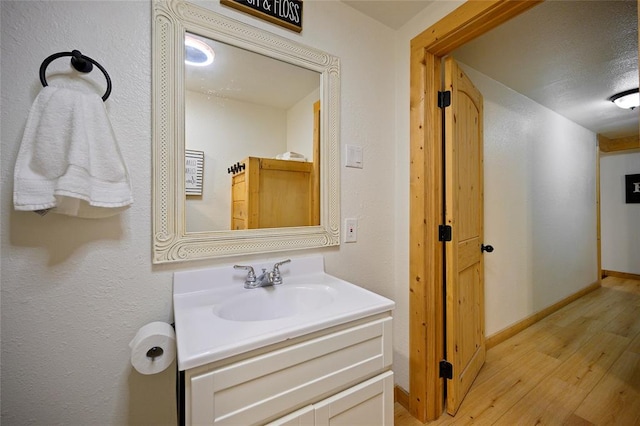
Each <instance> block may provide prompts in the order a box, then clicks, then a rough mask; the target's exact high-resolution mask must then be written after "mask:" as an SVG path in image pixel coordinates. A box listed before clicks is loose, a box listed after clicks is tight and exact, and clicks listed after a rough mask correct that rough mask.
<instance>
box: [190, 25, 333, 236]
mask: <svg viewBox="0 0 640 426" xmlns="http://www.w3.org/2000/svg"><path fill="white" fill-rule="evenodd" d="M185 57H186V60H185V73H184V75H185V148H186V154H187V155H186V159H185V172H186V173H185V174H186V176H185V182H186V183H185V184H186V190H185V192H186V194H187V195H186V200H185V210H186V211H185V222H186V231H187V232H207V231H228V230H239V229H257V228H280V227H293V226H313V225H319V224H320V127H321V126H320V81H321V74H320V73H318V72H315V71H312V70H308V69H305V68H301V67H299V66H296V65H292V64H289V63H286V62H283V61H279V60H277V59H273V58H270V57H267V56H263V55H260V54H258V53H255V52H251V51H247V50H244V49H241V48H239V47H235V46H231V45H228V44H225V43H222V42H219V41H214V40H211V39H208V38H205V37H201V36H198V35H197V34H193V33H186V36H185Z"/></svg>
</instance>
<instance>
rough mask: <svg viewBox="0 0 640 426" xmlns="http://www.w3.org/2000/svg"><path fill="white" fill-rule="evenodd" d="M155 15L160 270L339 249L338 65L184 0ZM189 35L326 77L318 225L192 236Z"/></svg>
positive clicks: (172, 0)
mask: <svg viewBox="0 0 640 426" xmlns="http://www.w3.org/2000/svg"><path fill="white" fill-rule="evenodd" d="M153 8H154V17H153V78H152V80H153V83H152V96H153V100H152V105H153V111H152V117H153V123H152V130H153V157H152V161H153V173H152V180H153V193H152V198H153V263H156V264H159V263H168V262H179V261H187V260H197V259H207V258H215V257H223V256H234V255H243V254H252V253H262V252H275V251H284V250H297V249H307V248H317V247H327V246H334V245H339V244H340V188H339V186H340V185H339V184H340V180H339V164H340V159H339V153H340V149H339V147H340V142H339V132H340V123H339V118H340V61H339V59H338V58H337V57H335V56H331V55H329V54H327V53H325V52H322V51H319V50H316V49H313V48H310V47H307V46H304V45H301V44H299V43H297V42H295V41H292V40H289V39H286V38H283V37H280V36H277V35H274V34H271V33H269V32H267V31H264V30H261V29H258V28H255V27H252V26H250V25H247V24H244V23H242V22H239V21H236V20H233V19H230V18H227V17H225V16H222V15H220V14H217V13H215V12H213V11H211V10H208V9H205V8H202V7H200V6H197V5H194V4H191V3H188V2H184V1H181V0H168V1H165V0H156V1H154V4H153ZM187 31H188V32H190V33H195V34H198V35H201V36H204V37H208V38H211V39H215V40H218V41H221V42H223V43H227V44H231V45H234V46H237V47H240V48H243V49H246V50H250V51H253V52H256V53H259V54H262V55H266V56H269V57H272V58H275V59H278V60H281V61H284V62H288V63H291V64H294V65H298V66H301V67H304V68H307V69H310V70H313V71H317V72H318V73H320V75H321V78H320V79H321V84H320V94H321V95H320V97H321V105H322V117H321V142H320V158H321V164H320V174H321V182H320V225H319V226H301V227H290V228H272V229H253V230H239V231H233V230H229V231H210V232H187V231H186V221H185V179H184V156H185V136H184V134H185V132H184V126H185V109H184V97H185V94H184V54H185V51H184V50H185V49H184V36H185V32H187Z"/></svg>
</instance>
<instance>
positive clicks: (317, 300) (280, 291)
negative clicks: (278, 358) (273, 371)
mask: <svg viewBox="0 0 640 426" xmlns="http://www.w3.org/2000/svg"><path fill="white" fill-rule="evenodd" d="M275 261H277V260H275ZM275 261H272V262H264V263H255V264H253V266H254V268H255V269H256V274H259V273H260V270H261V268H266V269H268V270H270V269H271V267H272V266H273V264H274V263H275ZM280 271H281V273H282V277H283V284H280V285H278V286H269V287H260V288H255V289H245V288H244V279H245V277H246V271H242V270H236V269H234V268H233V266H232V265H229V266H224V267H217V268H210V269H201V270H194V271H183V272H175V273H174V280H173V287H174V288H173V303H174V316H175V329H176V341H177V349H178V368H179V370H181V371H182V370H187V369H190V368H194V367H198V366H201V365H204V364H207V363H210V362H213V361H218V360H220V359H223V358H227V357H230V356H233V355H238V354H241V353H244V352H247V351H250V350H253V349H258V348H261V347H264V346H267V345H270V344H273V343H278V342H281V341H285V340H287V339H292V338H295V337H299V336H302V335H305V334H308V333H313V332H316V331H320V330H323V329H325V328H328V327H333V326H336V325H340V324H344V323H346V322H349V321H354V320H358V319H361V318H364V317H367V316H370V315H375V314H379V313H383V312H388V311H391V310H392V309H393V308H394V306H395V304H394V302H393V301H392V300H389V299H387V298H385V297H382V296H380V295H378V294H376V293H373V292H371V291H368V290H366V289H364V288H361V287H358V286H356V285H354V284H351V283H349V282H347V281H344V280H341V279H339V278H336V277H334V276H332V275H329V274H326V273H325V272H324V261H323V258H322V257H321V256H310V257H304V258H293V259H292V261H291V262H290V263H288V264H285V265H283V266H281V267H280Z"/></svg>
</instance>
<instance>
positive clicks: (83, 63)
mask: <svg viewBox="0 0 640 426" xmlns="http://www.w3.org/2000/svg"><path fill="white" fill-rule="evenodd" d="M64 56H71V65H72V66H73V68H75V69H76V70H78V71H80V72H84V73H88V72H91V70H93V66H94V65H95V66H96V67H98V68H99V69H100V71H102V74H104V77H105V78H106V79H107V91H106V92H105V93H104V95H103V96H102V101H103V102H104V101H106V100H107V98H108V97H109V95H110V94H111V78H110V77H109V74H108V73H107V70H105V69H104V68H103V67H102V65H100V64H99V63H97V62H96V61H94V60H93V59H91V58H90V57H88V56H85V55H83V54H82V53H80V51H79V50H73V51H71V52H58V53H54V54H53V55H51V56H49V57H48V58H47V59H45V60H44V61H42V65H40V82H41V83H42V86H44V87H47V86H48V84H47V79H46V78H45V75H44V72H45V70H46V69H47V66H49V64H50V63H51V62H52V61H54V60H56V59H58V58H62V57H64Z"/></svg>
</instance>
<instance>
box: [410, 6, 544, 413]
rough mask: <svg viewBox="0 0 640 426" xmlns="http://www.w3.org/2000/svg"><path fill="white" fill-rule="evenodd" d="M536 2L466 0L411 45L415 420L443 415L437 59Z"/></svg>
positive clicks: (439, 82) (412, 404)
mask: <svg viewBox="0 0 640 426" xmlns="http://www.w3.org/2000/svg"><path fill="white" fill-rule="evenodd" d="M542 1H543V0H525V1H518V0H515V1H514V0H490V1H467V2H466V3H464V4H462V5H461V6H460V7H458V8H457V9H455V10H454V11H453V12H451V13H450V14H448V15H447V16H445V17H444V18H442V19H441V20H440V21H438V22H436V23H435V24H433V25H432V26H431V27H429V28H427V29H426V30H425V31H423V32H422V33H421V34H419V35H418V36H416V37H415V38H413V39H412V40H411V59H410V156H411V161H410V189H409V191H410V207H409V214H410V218H409V277H410V279H409V370H410V374H409V407H408V408H409V412H410V413H411V415H412V416H413V417H415V418H417V419H418V420H419V421H421V422H426V421H430V420H435V419H437V418H438V417H440V415H441V414H442V413H443V411H444V381H443V379H441V378H440V377H438V376H439V371H438V364H439V362H440V360H441V359H442V354H443V353H444V335H443V325H444V319H443V290H442V287H443V282H442V274H443V271H444V267H443V256H442V246H441V244H442V243H441V242H440V241H439V240H438V232H437V229H438V225H440V224H442V223H443V222H442V220H443V218H442V210H443V200H442V194H443V183H442V172H443V167H442V162H441V160H442V123H441V118H440V117H441V116H440V114H441V113H440V109H439V108H438V107H437V103H436V100H437V92H438V91H439V90H441V87H442V80H441V66H440V59H441V58H442V57H443V56H445V55H447V54H449V53H451V52H452V51H453V50H455V49H456V48H458V47H460V46H461V45H463V44H464V43H466V42H468V41H470V40H472V39H474V38H476V37H478V36H480V35H482V34H484V33H485V32H487V31H489V30H491V29H493V28H495V27H497V26H499V25H500V24H502V23H504V22H506V21H508V20H509V19H511V18H513V17H515V16H517V15H519V14H520V13H522V12H524V11H526V10H529V9H530V8H532V7H534V6H536V5H537V4H539V3H541V2H542ZM425 100H431V101H429V102H426V101H425Z"/></svg>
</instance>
